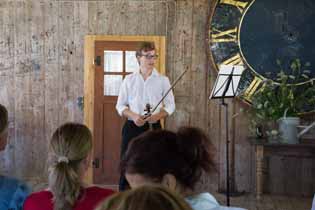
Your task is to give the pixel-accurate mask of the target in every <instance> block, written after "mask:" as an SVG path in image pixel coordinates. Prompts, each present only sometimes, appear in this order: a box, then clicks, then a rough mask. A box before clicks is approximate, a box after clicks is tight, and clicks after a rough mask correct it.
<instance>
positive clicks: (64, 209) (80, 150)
mask: <svg viewBox="0 0 315 210" xmlns="http://www.w3.org/2000/svg"><path fill="white" fill-rule="evenodd" d="M91 148H92V135H91V132H90V130H89V129H88V128H87V127H86V126H85V125H82V124H77V123H66V124H64V125H62V126H60V127H59V128H58V129H57V130H56V131H55V133H54V134H53V136H52V138H51V141H50V153H49V159H50V161H51V164H50V171H49V172H50V173H49V187H50V190H51V192H52V193H53V196H54V210H70V209H72V207H73V205H74V203H75V201H76V200H77V198H78V196H79V193H80V188H81V184H82V183H81V178H82V175H83V172H84V171H85V170H86V168H87V165H88V160H87V159H88V158H87V157H88V155H89V152H90V150H91Z"/></svg>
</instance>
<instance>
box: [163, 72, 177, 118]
mask: <svg viewBox="0 0 315 210" xmlns="http://www.w3.org/2000/svg"><path fill="white" fill-rule="evenodd" d="M170 88H171V84H170V80H169V79H168V78H167V77H165V80H164V84H163V95H165V94H166V92H167V91H168V90H169V89H170ZM163 103H164V107H163V109H164V110H165V111H166V112H167V114H168V115H171V114H172V113H173V112H174V111H175V99H174V94H173V90H171V91H170V92H169V93H168V95H167V96H166V97H165V98H164V100H163Z"/></svg>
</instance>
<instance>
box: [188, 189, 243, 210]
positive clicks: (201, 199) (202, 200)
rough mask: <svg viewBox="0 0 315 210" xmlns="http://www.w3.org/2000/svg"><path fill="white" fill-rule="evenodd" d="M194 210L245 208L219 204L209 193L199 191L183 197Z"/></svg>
mask: <svg viewBox="0 0 315 210" xmlns="http://www.w3.org/2000/svg"><path fill="white" fill-rule="evenodd" d="M185 200H186V201H187V202H188V203H189V204H190V206H191V207H192V209H194V210H246V209H243V208H238V207H227V206H220V204H219V203H218V201H217V200H216V199H215V198H214V197H213V196H212V195H211V194H210V193H200V194H197V195H193V196H190V197H187V198H186V199H185Z"/></svg>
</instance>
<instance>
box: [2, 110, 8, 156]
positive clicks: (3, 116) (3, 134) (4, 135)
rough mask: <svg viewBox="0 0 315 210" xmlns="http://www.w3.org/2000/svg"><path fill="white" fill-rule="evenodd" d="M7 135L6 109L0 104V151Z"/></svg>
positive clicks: (4, 144)
mask: <svg viewBox="0 0 315 210" xmlns="http://www.w3.org/2000/svg"><path fill="white" fill-rule="evenodd" d="M7 136H8V111H7V109H6V108H5V107H4V106H3V105H1V104H0V151H2V150H4V149H5V146H6V144H7Z"/></svg>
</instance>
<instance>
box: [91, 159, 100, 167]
mask: <svg viewBox="0 0 315 210" xmlns="http://www.w3.org/2000/svg"><path fill="white" fill-rule="evenodd" d="M92 165H93V168H99V167H100V159H99V158H95V159H94V160H93V161H92Z"/></svg>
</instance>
